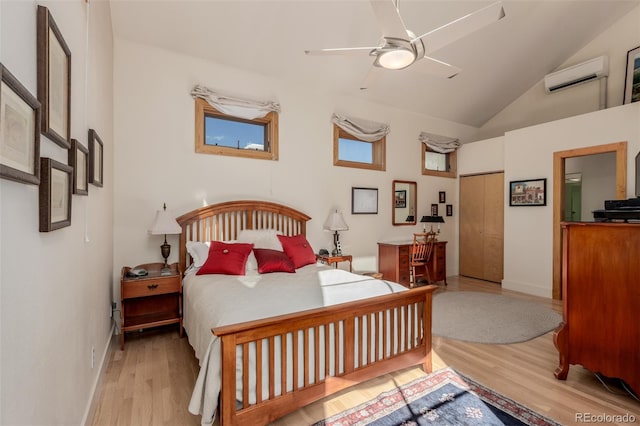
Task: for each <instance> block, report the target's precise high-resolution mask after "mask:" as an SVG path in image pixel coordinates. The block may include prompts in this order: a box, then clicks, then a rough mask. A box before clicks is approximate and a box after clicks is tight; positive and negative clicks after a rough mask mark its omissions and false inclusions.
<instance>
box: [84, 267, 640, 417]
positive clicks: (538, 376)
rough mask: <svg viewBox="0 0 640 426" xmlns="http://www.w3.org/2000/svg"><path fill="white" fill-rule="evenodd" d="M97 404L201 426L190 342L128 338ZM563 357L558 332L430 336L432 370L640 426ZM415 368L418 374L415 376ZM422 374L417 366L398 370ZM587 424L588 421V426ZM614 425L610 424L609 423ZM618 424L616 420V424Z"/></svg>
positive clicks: (308, 410) (567, 413)
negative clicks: (497, 337) (558, 372)
mask: <svg viewBox="0 0 640 426" xmlns="http://www.w3.org/2000/svg"><path fill="white" fill-rule="evenodd" d="M447 281H448V283H449V285H448V286H447V287H444V286H442V285H441V286H440V289H439V290H438V291H481V292H488V293H497V294H507V295H511V296H515V297H521V298H524V299H527V300H532V301H536V302H539V303H541V304H544V305H546V306H550V307H552V308H553V309H555V310H556V311H558V312H562V306H561V303H560V302H557V301H552V300H549V299H543V298H537V297H534V296H528V295H523V294H519V293H514V292H509V291H506V290H502V288H501V287H500V286H499V285H498V284H494V283H488V282H486V281H479V280H473V279H470V278H464V277H449V278H448V279H447ZM112 347H113V350H112V351H111V353H110V355H109V361H108V365H107V366H106V371H105V373H104V377H103V378H102V381H101V384H100V386H99V388H98V390H97V392H96V400H95V401H94V410H93V413H94V414H93V420H91V418H90V419H89V421H88V424H93V425H96V426H97V425H101V426H102V425H104V426H107V425H108V426H112V425H172V426H174V425H198V424H200V417H199V416H194V415H192V414H190V413H189V412H188V411H187V406H188V404H189V400H190V397H191V391H192V389H193V385H194V383H195V380H196V377H197V374H198V370H199V367H198V361H197V360H196V358H195V356H194V353H193V350H192V349H191V347H190V346H189V343H188V341H187V339H186V338H182V339H181V338H179V337H178V333H177V330H176V328H173V327H172V328H167V329H158V330H155V331H153V330H150V331H147V332H144V333H140V334H133V335H132V334H128V335H127V340H126V343H125V350H124V351H120V349H119V346H117V345H113V346H112ZM557 365H558V352H557V351H556V349H555V346H554V345H553V333H547V334H545V335H544V336H540V337H538V338H536V339H533V340H530V341H528V342H524V343H517V344H511V345H486V344H476V343H466V342H461V341H456V340H451V339H445V338H441V337H438V336H434V338H433V368H434V370H437V369H439V368H443V367H445V366H450V367H452V368H454V369H455V370H457V371H459V372H461V373H462V374H464V375H467V376H469V377H472V378H474V379H476V380H477V381H479V382H480V383H482V384H484V385H486V386H488V387H490V388H492V389H494V390H496V391H498V392H500V393H502V394H504V395H506V396H507V397H509V398H511V399H513V400H515V401H518V402H520V403H522V404H524V405H526V406H528V407H530V408H531V409H533V410H535V411H538V412H540V413H542V414H544V415H546V416H548V417H550V418H552V419H554V420H556V421H557V422H559V423H561V424H564V425H573V424H580V422H579V421H578V419H577V417H576V416H577V415H579V413H585V414H590V415H593V416H602V415H608V416H616V415H619V416H624V415H625V414H627V415H631V416H635V423H634V424H640V402H638V401H636V400H634V399H632V398H631V397H630V396H628V395H625V394H623V393H622V392H621V390H620V389H619V388H616V387H613V388H611V390H607V389H606V388H605V386H603V385H602V384H601V383H600V382H599V381H598V379H597V378H596V377H595V376H594V375H593V374H592V373H591V372H589V371H587V370H585V369H584V368H582V367H580V366H571V368H570V369H569V376H568V378H567V380H566V381H560V380H556V379H555V377H554V376H553V371H554V370H555V368H556V367H557ZM412 370H414V371H412ZM400 374H401V375H403V377H408V376H407V375H409V376H410V375H415V374H420V372H419V371H415V369H409V370H405V371H403V372H401V373H400ZM397 379H398V377H397V376H396V377H393V376H383V377H381V378H379V379H376V380H375V381H374V382H370V383H363V384H361V385H359V386H357V387H355V388H351V389H347V390H346V391H344V394H343V395H340V397H335V396H333V397H328V398H326V400H323V401H318V402H316V403H315V404H312V405H311V406H308V407H305V408H303V409H301V410H298V411H297V412H295V413H292V414H290V415H289V416H286V417H285V418H283V419H281V420H280V421H278V422H276V424H279V425H304V424H309V423H312V422H313V421H316V420H319V419H321V418H323V417H326V416H329V415H332V414H335V413H337V412H340V411H342V410H344V409H345V408H346V407H345V406H348V405H356V404H359V403H361V402H364V401H366V400H368V399H371V398H373V397H375V396H376V395H377V394H378V393H379V390H380V386H384V383H388V382H393V380H397ZM583 423H584V422H583ZM608 424H612V423H610V422H609V423H608ZM613 424H615V423H613Z"/></svg>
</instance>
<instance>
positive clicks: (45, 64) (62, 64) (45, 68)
mask: <svg viewBox="0 0 640 426" xmlns="http://www.w3.org/2000/svg"><path fill="white" fill-rule="evenodd" d="M37 16H38V17H37V57H38V72H37V74H38V100H39V101H40V104H41V106H42V120H41V121H40V125H41V131H42V134H43V135H45V136H47V137H48V138H49V139H51V140H52V141H53V142H55V143H56V144H58V145H60V146H61V147H62V148H66V149H69V148H70V147H71V50H69V46H68V45H67V43H66V42H65V41H64V37H63V36H62V33H61V32H60V29H59V28H58V25H57V24H56V22H55V20H54V19H53V16H52V15H51V13H50V12H49V9H47V8H46V7H44V6H38V12H37Z"/></svg>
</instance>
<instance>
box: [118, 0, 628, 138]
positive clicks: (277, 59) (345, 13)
mask: <svg viewBox="0 0 640 426" xmlns="http://www.w3.org/2000/svg"><path fill="white" fill-rule="evenodd" d="M488 4H491V1H480V0H474V1H458V0H448V1H435V0H422V1H418V0H400V2H399V9H400V14H401V16H402V18H403V20H404V22H405V24H406V27H407V28H408V29H409V30H411V31H413V32H414V33H416V34H423V33H425V32H427V31H429V30H431V29H434V28H437V27H439V26H441V25H443V24H446V23H448V22H450V21H452V20H454V19H456V18H459V17H461V16H463V15H466V14H468V13H471V12H473V11H475V10H477V9H480V8H481V7H483V6H486V5H488ZM503 4H504V11H505V13H506V17H505V18H504V19H502V20H500V21H498V22H496V23H494V24H491V25H489V26H488V27H485V28H483V29H481V30H479V31H477V32H475V33H473V34H472V35H471V36H468V37H465V38H463V39H460V40H458V41H456V42H455V43H453V44H450V45H448V46H446V47H444V48H442V49H441V50H439V51H437V52H435V53H433V54H432V55H431V56H432V57H434V58H436V59H438V60H441V61H444V62H447V63H450V64H452V65H455V66H457V67H459V68H462V72H461V73H460V74H458V75H457V76H456V77H455V78H452V79H444V78H441V77H435V76H432V75H427V74H423V73H421V72H420V71H419V70H418V67H415V68H414V67H409V68H407V69H405V70H401V71H388V70H385V71H384V73H382V74H383V75H382V76H381V77H380V79H379V80H378V81H377V82H376V84H375V85H374V86H373V87H371V88H369V89H368V90H366V91H360V90H359V87H360V85H361V83H362V81H363V80H364V78H365V76H366V74H367V71H368V69H369V67H370V64H371V63H372V62H373V61H372V58H370V57H368V56H337V57H333V56H332V57H329V56H306V55H305V54H304V50H306V49H320V48H330V47H361V46H376V45H377V44H378V41H379V39H380V37H381V34H380V30H379V28H378V25H377V21H376V18H375V16H374V14H373V11H372V8H371V6H370V4H369V2H368V1H366V0H354V1H332V0H322V1H307V0H297V1H293V0H290V1H282V0H279V1H278V0H262V1H244V0H242V1H238V0H236V1H221V0H209V1H187V0H181V1H171V0H158V1H154V0H147V1H129V0H111V11H112V12H111V13H112V20H113V30H114V35H115V36H116V37H121V38H124V39H129V40H133V41H137V42H141V43H145V44H150V45H154V46H158V47H161V48H165V49H169V50H173V51H176V52H181V53H184V54H188V55H192V56H197V57H201V58H205V59H209V60H211V61H214V62H218V63H223V64H226V65H230V66H233V67H237V68H240V69H245V70H249V71H253V72H256V73H259V74H263V75H266V76H270V77H274V78H278V79H283V80H288V81H294V82H297V83H302V84H307V85H310V86H313V87H314V88H320V89H323V90H329V91H335V92H337V93H341V94H347V95H353V96H357V97H361V98H363V99H367V100H370V101H374V102H378V103H383V104H386V105H390V106H394V107H398V108H402V109H408V110H412V111H416V112H419V113H423V114H427V115H430V116H433V117H440V118H443V119H447V120H451V121H454V122H457V123H462V124H467V125H471V126H476V127H479V126H481V125H483V124H484V123H486V122H487V120H489V119H490V118H491V117H492V116H494V115H495V114H496V113H498V112H499V111H501V110H502V109H503V108H505V107H506V106H507V105H509V104H510V103H511V102H512V101H514V100H515V99H516V98H517V97H518V96H520V95H521V94H522V93H524V92H525V91H526V90H528V89H529V88H530V87H531V86H533V85H534V84H535V83H537V82H538V81H540V80H541V79H542V78H543V77H544V75H545V74H547V73H549V72H551V71H554V70H555V69H557V67H558V66H559V65H560V64H562V63H563V62H565V61H566V60H567V59H568V58H569V57H570V56H572V55H573V54H574V53H575V52H576V51H578V50H579V49H580V48H582V47H583V46H585V45H586V44H587V43H588V42H589V41H591V40H592V39H593V38H595V37H596V36H597V35H598V34H600V33H601V32H602V31H603V30H605V29H606V28H608V27H609V26H610V25H611V24H612V23H613V22H615V21H616V20H618V19H619V18H621V17H622V16H624V15H625V14H626V13H628V12H629V11H630V10H631V9H633V8H634V7H635V6H637V5H638V4H640V0H599V1H588V0H569V1H565V0H539V1H522V0H504V1H503ZM217 89H220V90H223V88H217Z"/></svg>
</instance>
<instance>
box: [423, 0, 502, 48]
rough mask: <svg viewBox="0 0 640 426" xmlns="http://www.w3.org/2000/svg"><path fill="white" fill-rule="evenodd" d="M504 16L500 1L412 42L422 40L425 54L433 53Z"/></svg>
mask: <svg viewBox="0 0 640 426" xmlns="http://www.w3.org/2000/svg"><path fill="white" fill-rule="evenodd" d="M504 16H505V13H504V9H503V8H502V2H500V1H498V2H495V3H493V4H490V5H489V6H487V7H485V8H483V9H480V10H477V11H475V12H473V13H470V14H468V15H465V16H463V17H461V18H458V19H456V20H455V21H451V22H449V23H448V24H445V25H443V26H441V27H439V28H436V29H435V30H431V31H429V32H428V33H425V34H422V35H421V36H420V37H416V38H415V39H413V40H411V42H412V43H414V42H416V41H418V40H419V39H420V40H422V42H423V43H424V48H425V53H432V52H435V51H436V50H438V49H441V48H442V47H444V46H446V45H447V44H450V43H453V42H454V41H456V40H458V39H460V38H462V37H464V36H466V35H469V34H471V33H473V32H474V31H477V30H479V29H481V28H483V27H486V26H487V25H489V24H492V23H494V22H496V21H498V20H500V19H502V18H504Z"/></svg>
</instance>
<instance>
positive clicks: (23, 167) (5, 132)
mask: <svg viewBox="0 0 640 426" xmlns="http://www.w3.org/2000/svg"><path fill="white" fill-rule="evenodd" d="M0 80H1V83H0V177H2V178H5V179H9V180H13V181H16V182H22V183H30V184H33V185H38V184H39V183H40V102H38V100H37V99H36V98H35V97H34V96H33V95H32V94H31V93H29V91H28V90H27V89H26V88H25V87H24V86H23V85H22V84H21V83H20V82H19V81H18V79H17V78H16V77H15V76H14V75H13V74H11V73H10V72H9V70H8V69H7V68H5V67H4V65H2V64H1V63H0Z"/></svg>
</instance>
